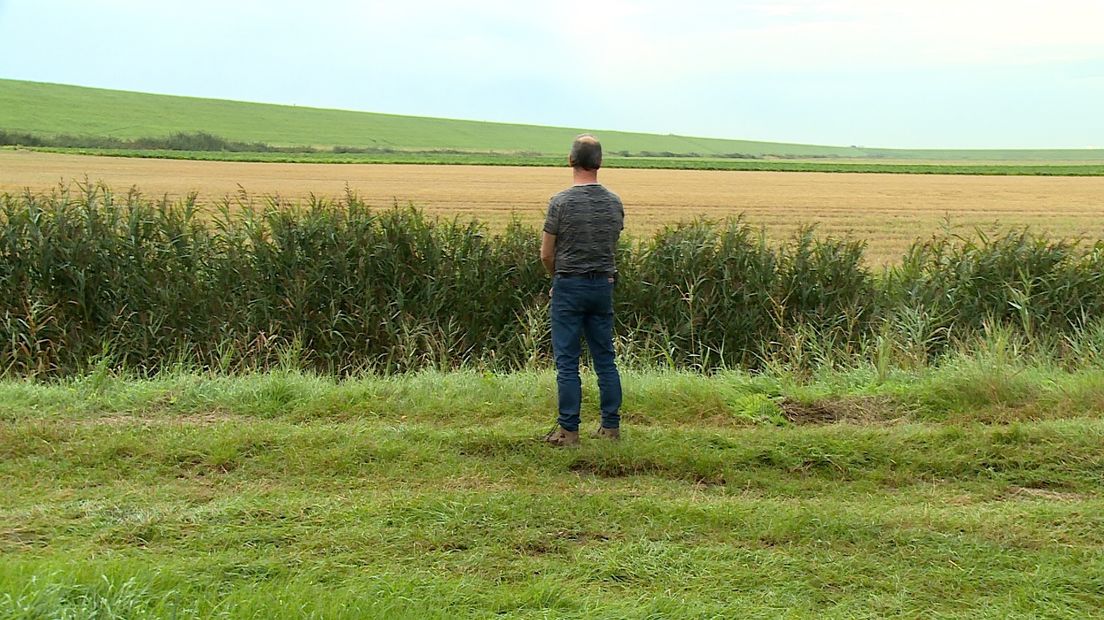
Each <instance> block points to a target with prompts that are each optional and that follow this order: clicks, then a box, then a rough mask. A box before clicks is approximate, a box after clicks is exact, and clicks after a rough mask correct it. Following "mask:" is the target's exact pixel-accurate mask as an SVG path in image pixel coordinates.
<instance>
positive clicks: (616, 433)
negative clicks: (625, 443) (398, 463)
mask: <svg viewBox="0 0 1104 620" xmlns="http://www.w3.org/2000/svg"><path fill="white" fill-rule="evenodd" d="M594 437H595V438H597V439H608V440H610V441H621V429H620V428H606V427H604V426H599V427H598V430H597V431H596V432H595V433H594Z"/></svg>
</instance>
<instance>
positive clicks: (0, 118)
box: [0, 80, 1104, 169]
mask: <svg viewBox="0 0 1104 620" xmlns="http://www.w3.org/2000/svg"><path fill="white" fill-rule="evenodd" d="M585 129H586V130H590V131H596V132H597V133H598V134H599V135H600V137H601V138H602V140H603V143H604V145H605V147H606V150H607V152H608V153H610V154H614V153H617V152H629V153H632V154H634V155H639V154H643V153H654V154H676V155H677V154H690V153H696V154H699V155H702V156H716V155H733V154H743V155H748V156H753V157H764V156H775V157H830V158H890V159H898V160H901V159H904V160H912V159H918V160H926V161H933V160H934V161H939V160H953V161H958V162H961V161H1001V160H1006V161H1017V162H1023V161H1051V160H1057V161H1065V162H1070V161H1075V162H1097V163H1099V162H1102V161H1104V151H1101V150H1099V149H1082V150H1072V149H1071V150H1039V149H1034V150H915V149H914V150H904V149H881V148H865V147H836V146H817V145H804V144H782V143H773V142H755V141H747V140H726V139H716V138H696V137H688V136H676V135H654V134H643V133H630V132H621V131H611V130H607V129H604V128H585ZM0 130H3V131H8V132H14V133H30V134H34V135H42V136H56V135H72V136H109V137H115V138H123V139H135V138H143V137H164V136H168V135H170V134H173V133H177V132H206V133H210V134H214V135H217V136H220V137H222V138H225V139H228V140H233V141H241V142H261V143H265V144H270V145H274V146H311V147H320V148H332V147H333V146H351V147H359V148H380V149H395V150H402V151H435V150H458V151H465V152H476V153H492V152H497V153H510V154H519V153H529V154H544V155H556V156H558V157H562V153H563V152H564V150H565V149H566V146H567V145H568V144H569V143H570V141H571V139H572V138H573V137H574V136H575V135H576V134H578V133H580V132H582V131H584V128H566V127H543V126H536V125H518V124H507V123H492V122H481V121H466V120H452V119H441V118H425V117H415V116H400V115H394V114H377V113H369V112H353V111H345V110H327V109H318V108H308V107H299V106H288V105H271V104H260V103H247V102H240V101H226V100H218V99H201V98H195V97H177V96H167V95H152V94H144V93H135V92H126V91H114V90H104V89H97V88H85V87H79V86H67V85H59V84H44V83H37V82H24V81H16V80H0ZM557 161H558V160H557ZM460 163H467V162H460ZM718 165H719V166H721V165H722V164H718ZM691 167H692V166H691ZM740 169H746V168H740Z"/></svg>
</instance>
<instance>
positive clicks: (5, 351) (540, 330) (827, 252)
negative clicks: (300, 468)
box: [0, 183, 1104, 377]
mask: <svg viewBox="0 0 1104 620" xmlns="http://www.w3.org/2000/svg"><path fill="white" fill-rule="evenodd" d="M538 244H539V240H538V235H537V231H535V230H534V229H532V228H530V227H527V226H524V225H522V224H521V223H519V222H517V221H513V222H511V223H510V224H509V225H507V226H506V227H505V228H504V229H503V230H501V232H496V233H492V232H490V231H489V230H488V229H487V228H486V227H485V226H483V225H482V224H479V223H476V222H471V221H465V220H460V219H451V220H449V219H431V218H429V217H427V216H425V215H424V214H423V213H422V212H420V211H418V210H417V209H414V208H412V207H401V206H398V205H393V206H391V207H390V208H385V209H373V208H370V207H369V206H367V205H366V204H365V203H364V202H363V201H361V200H360V199H359V198H358V197H357V196H356V195H354V194H352V193H351V192H349V193H346V195H345V196H342V197H339V198H337V199H332V200H331V199H322V198H315V197H312V198H311V199H309V200H307V201H305V202H304V203H301V204H289V203H287V202H286V201H283V200H281V199H279V198H278V197H265V198H261V199H257V198H253V197H251V196H249V195H247V194H245V193H244V192H243V193H241V194H240V195H238V196H235V197H230V198H228V199H226V200H225V201H223V202H222V203H221V204H220V205H218V208H217V209H215V213H214V214H213V215H212V214H211V212H210V211H209V210H208V211H203V210H201V209H200V208H199V207H198V206H197V203H196V198H195V196H188V197H185V198H184V199H181V200H178V201H170V200H167V199H160V200H155V199H148V198H145V197H143V196H142V195H140V194H139V193H138V192H137V191H134V190H131V191H129V192H126V193H125V194H118V193H115V192H112V191H111V190H110V189H109V188H107V187H104V186H102V185H93V184H88V183H85V184H82V185H78V186H75V187H59V188H58V189H57V190H56V191H54V192H51V193H48V194H31V193H25V194H3V195H0V292H2V295H0V371H2V372H3V373H5V374H9V375H18V376H34V377H51V376H64V375H68V374H73V373H82V372H88V371H89V370H90V369H103V368H104V367H105V366H110V367H113V368H125V369H128V370H130V371H135V372H139V373H155V372H158V371H161V370H163V369H165V368H167V367H170V366H172V365H173V364H180V363H183V361H187V363H191V364H194V365H198V366H200V367H203V368H208V369H211V370H213V371H219V372H234V371H240V370H247V369H264V368H273V367H285V366H288V365H289V364H290V365H292V366H295V367H301V368H308V369H312V370H316V371H320V372H326V373H336V374H350V373H356V372H363V371H370V372H382V373H391V372H407V371H413V370H418V369H422V368H453V367H458V366H473V367H479V368H485V369H489V370H510V369H518V368H526V367H543V366H547V365H548V364H550V359H551V356H550V351H549V348H550V344H549V340H548V335H547V320H548V318H547V316H548V315H547V304H548V298H547V290H548V278H547V276H546V275H545V274H544V273H543V271H542V268H541V266H540V264H539V261H538V260H537V254H538ZM618 252H619V257H618V261H619V266H620V275H621V277H620V279H619V282H618V285H617V288H618V290H617V295H616V299H617V319H618V325H617V331H618V338H617V341H618V346H619V348H620V350H621V352H622V354H623V355H624V356H625V357H626V359H628V360H630V361H631V362H632V363H634V364H639V365H664V366H669V367H672V368H691V369H698V370H703V371H708V370H713V369H717V368H725V367H745V368H757V367H764V366H778V367H787V368H799V369H812V368H816V367H819V366H823V365H837V364H851V363H861V360H874V362H875V363H876V365H878V367H879V368H881V369H882V370H881V372H884V371H885V368H886V365H887V364H889V363H890V362H891V361H892V363H894V364H901V365H909V364H924V363H927V362H928V361H930V360H931V359H932V358H933V357H935V356H938V355H940V354H941V353H942V352H943V351H946V350H948V349H949V348H950V347H953V346H954V345H955V344H956V342H963V341H965V340H964V339H969V338H971V337H973V335H974V334H977V333H980V332H983V330H986V329H990V328H991V327H992V326H994V325H999V326H1009V327H1010V328H1012V329H1015V330H1017V331H1018V332H1021V333H1023V334H1024V335H1025V336H1026V337H1027V338H1029V339H1032V340H1034V341H1038V342H1043V341H1045V342H1047V343H1049V344H1048V346H1049V347H1050V349H1052V350H1054V351H1060V352H1063V353H1062V354H1065V355H1085V356H1097V355H1099V352H1098V349H1099V347H1098V343H1099V328H1098V327H1093V326H1094V325H1096V324H1095V323H1094V319H1096V318H1097V317H1100V316H1101V311H1102V310H1104V286H1101V284H1102V282H1101V278H1102V277H1104V275H1102V273H1104V244H1101V243H1097V244H1096V245H1094V246H1089V245H1087V244H1085V243H1078V242H1076V241H1065V240H1051V239H1048V238H1046V237H1045V236H1041V235H1035V234H1033V233H1031V232H1030V231H1026V230H1023V231H1012V232H1006V233H1004V234H997V235H984V234H980V233H979V234H978V235H976V236H975V237H970V238H960V237H950V236H944V237H938V238H934V239H932V240H929V241H926V242H921V243H917V244H916V245H914V246H913V247H912V248H911V249H910V251H909V252H908V254H907V255H906V256H905V257H904V259H903V260H902V262H901V263H900V264H899V265H897V266H895V267H893V268H891V269H888V270H886V271H885V272H884V273H881V274H875V273H872V272H871V271H870V269H869V268H868V267H867V266H866V265H865V262H864V260H863V253H864V247H863V244H862V243H861V242H858V241H855V240H850V239H834V238H820V237H818V236H817V235H816V234H815V230H814V229H812V228H806V229H802V230H801V231H799V232H798V233H797V234H796V235H795V236H794V237H793V238H791V239H789V240H785V241H783V242H782V243H781V244H772V243H769V242H768V240H767V239H766V237H765V236H764V233H763V232H762V231H761V230H757V229H755V228H753V227H751V226H749V225H748V224H747V223H746V222H744V221H743V220H741V219H738V218H737V219H731V220H727V221H723V222H710V221H706V220H695V221H691V222H686V223H683V224H679V225H676V226H670V227H667V228H665V229H663V230H661V231H659V232H658V233H656V234H655V235H654V236H652V237H650V238H645V239H640V240H628V239H627V240H625V241H623V242H622V244H621V246H620V248H619V250H618ZM856 360H859V361H856Z"/></svg>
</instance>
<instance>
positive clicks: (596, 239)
mask: <svg viewBox="0 0 1104 620" xmlns="http://www.w3.org/2000/svg"><path fill="white" fill-rule="evenodd" d="M568 162H569V163H570V164H571V168H572V170H573V176H574V180H575V183H574V185H572V186H571V187H569V188H567V189H565V190H564V191H562V192H560V193H558V194H556V195H555V196H553V197H552V200H550V201H549V203H548V215H547V217H546V219H545V222H544V237H543V240H542V241H541V262H542V263H544V267H545V269H547V270H548V273H550V274H552V291H551V295H552V352H553V354H554V355H555V357H556V386H557V389H558V391H559V414H560V415H559V419H558V421H557V422H558V424H557V425H556V428H554V429H552V431H551V432H549V433H548V434H547V435H545V437H544V440H545V441H546V442H548V443H549V444H551V445H554V446H571V445H576V444H578V443H579V409H580V407H581V405H582V400H583V393H582V384H581V382H580V381H579V354H580V353H581V345H580V342H579V340H580V336H584V335H585V336H586V340H587V347H588V348H589V350H590V356H591V358H593V360H594V372H595V373H596V374H597V375H598V389H599V391H600V392H601V398H600V400H601V403H600V406H601V410H602V425H601V427H599V429H598V432H597V434H596V436H597V437H601V438H605V439H614V440H616V439H620V438H621V430H620V426H621V416H620V415H619V411H620V409H621V376H620V375H619V374H618V372H617V363H616V361H615V359H614V350H613V287H614V283H615V282H616V281H617V266H616V264H615V263H614V252H615V250H616V248H617V240H618V238H619V237H620V236H621V230H622V229H623V228H624V221H625V208H624V207H623V206H622V204H621V199H620V198H618V197H617V195H616V194H614V193H613V192H611V191H609V190H608V189H606V188H605V187H603V186H602V185H601V184H600V183H598V168H600V167H601V166H602V145H601V144H599V143H598V140H597V139H596V138H595V137H594V136H591V135H588V134H583V135H581V136H579V137H577V138H575V142H574V143H573V144H572V145H571V154H570V156H569V157H568Z"/></svg>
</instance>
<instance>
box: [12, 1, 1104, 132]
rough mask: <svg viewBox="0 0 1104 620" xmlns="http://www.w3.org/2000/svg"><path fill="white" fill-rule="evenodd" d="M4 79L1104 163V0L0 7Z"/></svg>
mask: <svg viewBox="0 0 1104 620" xmlns="http://www.w3.org/2000/svg"><path fill="white" fill-rule="evenodd" d="M0 77H6V78H14V79H25V80H36V81H44V82H61V83H69V84H81V85H87V86H99V87H104V88H117V89H126V90H139V91H147V92H157V93H168V94H179V95H195V96H203V97H217V98H227V99H241V100H248V101H266V102H272V103H289V104H297V105H310V106H318V107H334V108H344V109H354V110H368V111H376V112H392V113H397V114H417V115H427V116H443V117H450V118H470V119H479V120H493V121H510V122H523V123H538V124H544V125H567V126H573V127H586V128H591V129H624V130H635V131H648V132H656V133H678V134H688V135H700V136H715V137H728V138H747V139H758V140H772V141H787V142H809V143H818V144H835V145H850V144H858V145H864V146H895V147H1048V146H1051V147H1086V146H1097V147H1104V114H1102V112H1101V111H1102V110H1104V0H824V1H817V0H772V1H767V0H749V1H740V0H728V1H716V2H706V1H701V2H696V1H693V0H686V1H682V2H674V1H671V0H665V1H651V0H643V1H631V2H630V1H620V0H613V1H603V0H578V1H576V0H563V1H559V2H540V1H523V0H512V1H483V0H467V1H464V2H459V1H441V2H431V1H423V0H392V1H389V2H374V1H353V0H313V1H309V2H306V1H304V2H290V1H288V2H282V1H279V0H268V1H263V2H262V1H253V0H233V1H230V0H187V1H178V0H160V1H154V0H98V1H97V0H83V1H52V0H0Z"/></svg>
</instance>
